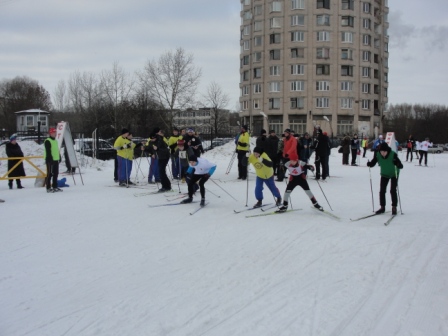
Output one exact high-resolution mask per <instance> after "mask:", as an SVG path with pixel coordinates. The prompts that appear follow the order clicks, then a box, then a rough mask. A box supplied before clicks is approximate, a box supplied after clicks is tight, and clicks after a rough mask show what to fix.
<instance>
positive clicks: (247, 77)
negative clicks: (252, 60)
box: [241, 70, 249, 81]
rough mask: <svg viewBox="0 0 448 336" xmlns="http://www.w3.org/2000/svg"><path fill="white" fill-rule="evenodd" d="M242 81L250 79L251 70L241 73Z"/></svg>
mask: <svg viewBox="0 0 448 336" xmlns="http://www.w3.org/2000/svg"><path fill="white" fill-rule="evenodd" d="M241 79H242V81H248V80H249V70H246V71H243V73H242V74H241Z"/></svg>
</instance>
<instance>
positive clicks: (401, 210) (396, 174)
mask: <svg viewBox="0 0 448 336" xmlns="http://www.w3.org/2000/svg"><path fill="white" fill-rule="evenodd" d="M395 179H396V180H397V194H398V203H399V204H400V212H401V214H403V208H402V207H401V197H400V189H399V188H398V171H397V166H395Z"/></svg>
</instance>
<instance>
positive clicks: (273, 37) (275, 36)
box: [269, 34, 282, 44]
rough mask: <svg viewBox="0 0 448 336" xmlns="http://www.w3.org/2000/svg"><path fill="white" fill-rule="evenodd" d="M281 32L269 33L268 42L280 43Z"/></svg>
mask: <svg viewBox="0 0 448 336" xmlns="http://www.w3.org/2000/svg"><path fill="white" fill-rule="evenodd" d="M281 37H282V35H281V34H271V35H269V43H270V44H277V43H281Z"/></svg>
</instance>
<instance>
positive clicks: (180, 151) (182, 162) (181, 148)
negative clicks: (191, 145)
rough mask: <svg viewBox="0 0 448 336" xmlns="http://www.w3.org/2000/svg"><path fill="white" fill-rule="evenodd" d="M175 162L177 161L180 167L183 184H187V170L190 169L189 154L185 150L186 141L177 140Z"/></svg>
mask: <svg viewBox="0 0 448 336" xmlns="http://www.w3.org/2000/svg"><path fill="white" fill-rule="evenodd" d="M174 160H176V164H177V165H178V166H179V167H180V174H179V176H180V178H181V179H182V183H185V178H186V177H187V176H186V175H187V169H188V167H189V166H188V154H187V150H186V149H185V140H182V139H181V140H177V149H176V151H175V152H174Z"/></svg>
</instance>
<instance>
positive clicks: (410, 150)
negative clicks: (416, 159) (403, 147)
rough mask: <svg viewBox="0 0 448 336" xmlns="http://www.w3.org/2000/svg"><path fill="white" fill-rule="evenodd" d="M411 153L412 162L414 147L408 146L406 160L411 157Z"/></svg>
mask: <svg viewBox="0 0 448 336" xmlns="http://www.w3.org/2000/svg"><path fill="white" fill-rule="evenodd" d="M409 154H411V162H412V148H408V152H407V153H406V161H407V160H408V159H409Z"/></svg>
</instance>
